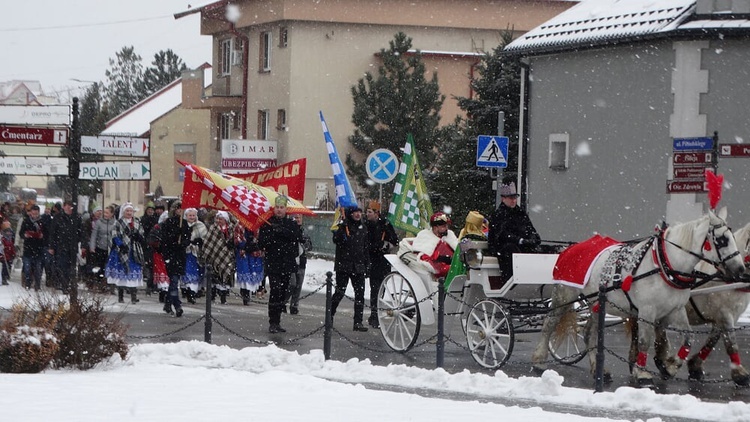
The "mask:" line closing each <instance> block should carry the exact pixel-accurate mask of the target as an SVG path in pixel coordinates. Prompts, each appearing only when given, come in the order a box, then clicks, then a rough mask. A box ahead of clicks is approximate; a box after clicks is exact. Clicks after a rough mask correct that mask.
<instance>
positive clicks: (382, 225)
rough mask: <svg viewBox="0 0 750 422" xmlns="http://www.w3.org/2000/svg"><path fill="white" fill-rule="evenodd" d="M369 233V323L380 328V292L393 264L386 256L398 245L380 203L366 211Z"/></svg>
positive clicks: (368, 206) (371, 202)
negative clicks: (382, 212)
mask: <svg viewBox="0 0 750 422" xmlns="http://www.w3.org/2000/svg"><path fill="white" fill-rule="evenodd" d="M366 218H367V221H366V224H367V233H368V234H369V236H370V248H369V251H368V253H369V254H370V317H369V318H368V319H367V323H368V324H369V325H370V326H371V327H372V328H380V323H379V322H378V292H379V290H380V285H381V284H382V283H383V279H385V276H387V275H388V273H390V272H391V264H390V263H388V260H387V259H385V254H387V253H389V252H390V250H391V248H392V247H394V246H395V245H398V235H397V234H396V230H395V229H394V228H393V225H392V224H391V223H390V221H388V219H386V218H385V217H383V216H382V215H381V214H380V202H378V201H370V202H369V203H368V204H367V210H366Z"/></svg>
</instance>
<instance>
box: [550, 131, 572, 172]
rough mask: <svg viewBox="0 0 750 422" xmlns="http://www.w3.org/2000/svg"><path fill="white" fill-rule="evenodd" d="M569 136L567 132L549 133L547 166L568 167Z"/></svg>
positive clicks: (563, 168)
mask: <svg viewBox="0 0 750 422" xmlns="http://www.w3.org/2000/svg"><path fill="white" fill-rule="evenodd" d="M569 138H570V136H569V135H568V134H567V133H551V134H550V135H549V168H551V169H553V170H565V169H567V168H568V145H569V143H570V142H569V140H570V139H569Z"/></svg>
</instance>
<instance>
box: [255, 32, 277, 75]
mask: <svg viewBox="0 0 750 422" xmlns="http://www.w3.org/2000/svg"><path fill="white" fill-rule="evenodd" d="M272 49H273V32H271V31H264V32H261V33H260V66H258V69H259V70H260V71H261V72H270V71H271V50H272Z"/></svg>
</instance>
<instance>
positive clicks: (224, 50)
mask: <svg viewBox="0 0 750 422" xmlns="http://www.w3.org/2000/svg"><path fill="white" fill-rule="evenodd" d="M232 52H233V50H232V39H231V38H227V39H225V40H221V41H219V76H227V75H229V74H230V73H231V72H232Z"/></svg>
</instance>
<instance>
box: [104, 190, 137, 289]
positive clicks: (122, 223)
mask: <svg viewBox="0 0 750 422" xmlns="http://www.w3.org/2000/svg"><path fill="white" fill-rule="evenodd" d="M134 213H135V208H134V207H133V204H131V203H129V202H128V203H126V204H124V205H123V206H121V207H120V218H119V219H118V220H117V222H116V223H115V226H114V228H113V229H112V250H111V252H110V255H109V261H108V262H107V269H106V275H107V283H109V284H114V285H116V286H117V300H118V302H120V303H123V302H124V301H125V299H124V295H125V289H127V290H128V291H129V292H130V301H131V303H138V298H137V289H138V287H141V286H143V285H144V283H143V259H144V258H143V242H144V241H145V239H144V237H143V227H142V226H141V222H140V220H138V219H137V218H136V217H135V216H134Z"/></svg>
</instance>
